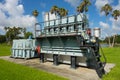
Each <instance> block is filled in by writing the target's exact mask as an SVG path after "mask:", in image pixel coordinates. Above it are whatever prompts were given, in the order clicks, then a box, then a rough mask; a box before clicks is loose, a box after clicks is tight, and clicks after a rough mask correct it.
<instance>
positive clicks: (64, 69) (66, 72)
mask: <svg viewBox="0 0 120 80" xmlns="http://www.w3.org/2000/svg"><path fill="white" fill-rule="evenodd" d="M0 59H4V60H7V61H10V62H14V63H17V64H22V65H25V66H29V67H33V68H37V69H40V70H44V71H47V72H49V73H52V74H56V75H59V76H62V77H65V78H68V79H69V80H100V78H99V77H98V75H97V73H96V71H95V70H94V69H89V68H85V67H78V68H77V69H72V68H70V65H67V64H60V65H58V66H55V65H53V62H45V63H40V60H39V58H35V59H29V60H25V59H14V58H10V57H9V56H3V57H0ZM114 66H115V64H112V63H107V64H106V66H105V71H106V73H108V72H110V70H111V69H112V68H113V67H114Z"/></svg>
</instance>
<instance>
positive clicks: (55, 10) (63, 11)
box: [50, 5, 68, 18]
mask: <svg viewBox="0 0 120 80" xmlns="http://www.w3.org/2000/svg"><path fill="white" fill-rule="evenodd" d="M50 12H51V14H53V13H55V14H56V15H58V16H60V18H62V17H64V16H66V15H68V10H66V9H64V8H59V7H57V6H56V5H55V6H53V7H52V8H51V9H50Z"/></svg>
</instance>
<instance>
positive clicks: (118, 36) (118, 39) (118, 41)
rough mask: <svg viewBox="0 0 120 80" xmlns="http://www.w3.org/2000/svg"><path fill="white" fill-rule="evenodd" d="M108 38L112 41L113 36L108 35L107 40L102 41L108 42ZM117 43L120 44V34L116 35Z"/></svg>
mask: <svg viewBox="0 0 120 80" xmlns="http://www.w3.org/2000/svg"><path fill="white" fill-rule="evenodd" d="M108 38H110V41H111V43H112V40H113V36H110V37H106V38H105V40H103V41H101V42H104V43H108ZM115 43H118V44H120V35H118V34H117V35H116V38H115Z"/></svg>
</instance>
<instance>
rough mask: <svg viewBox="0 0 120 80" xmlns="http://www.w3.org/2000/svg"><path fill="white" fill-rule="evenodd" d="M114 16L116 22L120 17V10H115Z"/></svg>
mask: <svg viewBox="0 0 120 80" xmlns="http://www.w3.org/2000/svg"><path fill="white" fill-rule="evenodd" d="M112 16H113V17H114V19H115V20H117V19H118V17H119V16H120V10H114V11H113V13H112Z"/></svg>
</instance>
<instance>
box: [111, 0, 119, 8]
mask: <svg viewBox="0 0 120 80" xmlns="http://www.w3.org/2000/svg"><path fill="white" fill-rule="evenodd" d="M113 9H114V10H115V9H117V10H120V0H118V4H117V5H116V6H115V5H113Z"/></svg>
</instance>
